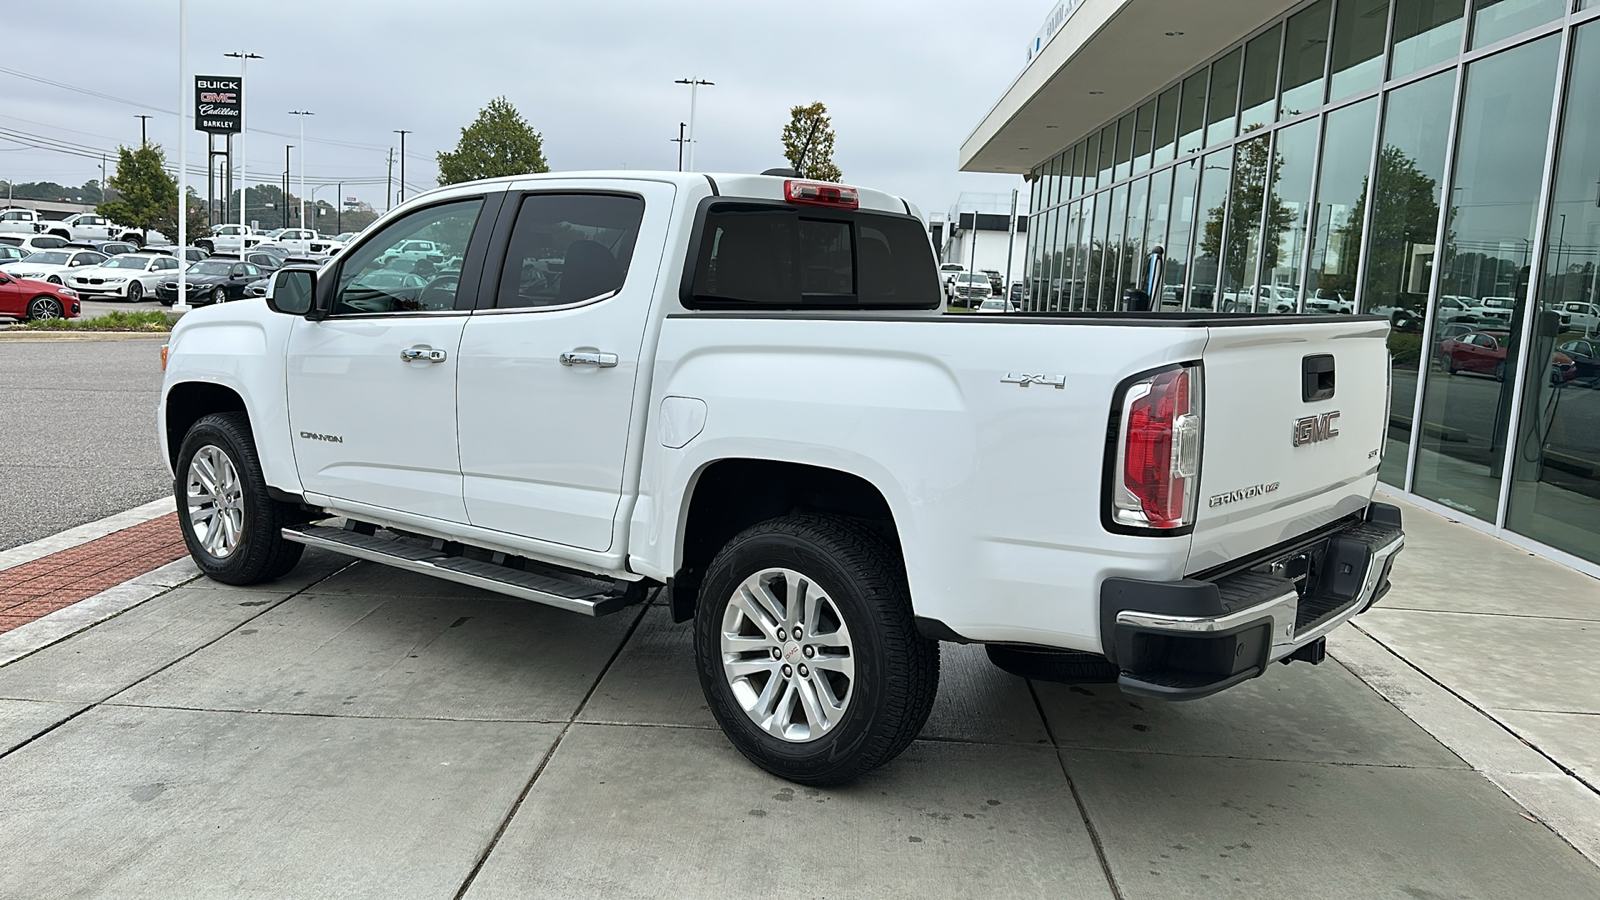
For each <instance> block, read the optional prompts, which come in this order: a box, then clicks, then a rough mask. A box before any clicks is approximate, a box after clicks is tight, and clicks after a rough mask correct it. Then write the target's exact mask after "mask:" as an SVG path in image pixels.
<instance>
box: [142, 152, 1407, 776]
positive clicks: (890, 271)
mask: <svg viewBox="0 0 1600 900" xmlns="http://www.w3.org/2000/svg"><path fill="white" fill-rule="evenodd" d="M419 240H421V241H431V242H433V243H434V244H435V245H437V246H439V247H441V248H445V250H446V251H447V253H441V254H440V256H441V257H444V258H445V259H446V262H445V263H444V264H442V265H437V266H429V267H427V268H426V269H424V270H419V269H418V268H417V266H416V265H415V264H414V262H413V261H412V260H410V259H409V258H408V257H407V256H406V255H405V254H404V253H403V252H397V249H396V248H399V247H401V246H403V245H405V244H407V242H411V241H419ZM941 300H942V296H941V287H940V283H939V270H938V266H937V264H936V263H935V261H934V257H933V252H932V248H931V246H930V242H929V240H928V234H927V229H926V226H925V225H924V223H923V221H922V219H921V218H920V216H919V214H918V212H917V211H916V210H915V209H914V208H913V207H912V206H911V205H910V204H909V203H907V202H905V201H904V200H901V199H899V198H896V197H892V196H889V195H887V194H883V193H879V192H876V191H871V190H867V189H861V188H854V187H846V186H842V185H837V184H824V183H818V182H810V181H802V180H797V179H792V178H784V177H780V176H754V175H700V174H684V173H662V174H641V173H638V172H612V173H606V172H598V173H566V174H558V175H539V176H532V175H530V176H524V177H514V178H503V179H497V180H492V181H484V182H478V183H472V184H463V185H454V186H450V187H446V188H441V189H438V190H434V191H431V192H429V193H427V194H423V195H420V196H418V197H416V198H413V199H412V200H410V201H409V202H407V203H406V204H404V205H403V206H401V207H398V208H396V209H395V210H394V211H393V212H392V213H390V214H388V215H386V216H385V217H384V218H383V219H382V220H380V221H379V222H378V223H376V224H375V225H374V226H372V227H371V228H369V229H368V230H367V231H366V232H365V233H363V234H362V235H361V236H360V237H359V238H357V239H356V240H355V241H354V242H352V243H351V245H350V246H349V247H348V248H346V249H345V250H344V252H342V253H341V254H340V255H339V256H337V257H335V258H334V259H332V260H330V261H328V262H327V263H326V264H324V265H323V266H321V267H320V268H319V269H314V270H313V269H311V268H309V267H302V268H299V269H296V268H294V267H287V268H285V269H283V270H280V271H279V272H278V273H276V274H275V275H274V278H273V282H272V284H271V286H270V290H269V294H268V296H267V297H266V298H264V299H260V300H245V301H243V302H238V303H228V304H222V305H220V306H217V307H212V308H208V309H204V310H199V311H196V312H192V313H189V314H188V315H186V316H185V317H184V318H183V319H182V320H180V321H179V323H178V325H177V327H176V328H175V329H174V330H173V333H172V336H171V340H170V343H169V345H168V347H167V348H166V349H165V351H164V352H165V353H166V356H165V357H164V358H165V361H166V375H165V382H164V385H163V388H162V399H161V404H160V410H159V414H158V415H159V433H160V436H161V441H162V444H163V449H164V451H165V453H166V457H167V459H168V461H169V462H170V464H171V466H172V469H173V473H174V489H175V492H176V496H177V501H178V506H179V509H180V512H181V515H180V519H181V522H182V528H183V534H184V538H185V540H186V541H187V542H188V547H189V549H190V552H191V553H192V555H193V557H194V559H195V561H196V563H197V564H198V565H199V567H200V568H201V569H202V570H203V571H204V572H205V573H206V574H208V575H209V576H210V577H212V578H215V579H217V580H219V581H223V582H226V583H229V584H251V583H256V582H262V581H266V580H270V579H273V578H277V577H279V576H282V575H283V574H285V573H287V572H288V571H289V570H290V569H292V568H293V567H294V566H295V564H296V562H297V560H298V559H299V558H300V555H301V552H302V550H303V548H304V547H306V546H311V547H319V548H325V549H329V550H334V551H337V552H339V553H343V554H347V555H349V556H352V557H356V558H360V559H365V560H372V561H376V562H379V563H383V564H387V565H391V566H397V567H400V568H402V569H407V570H410V571H413V572H419V573H425V574H427V575H431V576H434V577H438V578H444V579H449V580H451V581H455V582H460V583H464V584H469V585H476V586H478V587H481V588H486V589H488V590H491V591H498V592H500V593H503V594H508V595H511V596H514V597H520V598H524V599H527V600H530V601H535V602H539V603H546V604H550V605H553V606H556V607H560V608H562V609H566V610H571V611H574V612H577V613H580V614H586V615H595V616H599V615H606V614H610V613H614V612H617V611H619V610H622V609H625V608H628V607H630V606H632V605H634V604H639V603H642V602H645V601H647V600H650V599H651V598H653V597H656V596H657V594H658V593H659V592H663V591H664V594H663V597H664V599H665V602H666V604H667V605H668V606H669V608H670V610H671V613H672V616H673V618H674V620H675V621H678V622H688V621H692V622H693V626H692V627H693V633H694V647H695V654H694V655H695V665H696V667H697V670H698V675H699V678H700V682H701V685H702V687H703V689H704V692H705V695H706V698H707V702H708V705H709V708H710V710H711V711H712V713H713V715H714V716H715V717H716V719H717V721H718V722H719V724H720V725H721V727H722V728H723V730H724V731H725V733H726V734H727V736H728V738H729V739H730V741H731V742H732V743H733V744H734V745H735V746H736V747H737V748H738V749H739V750H740V751H741V752H742V753H743V754H744V755H745V756H746V757H748V758H749V759H750V760H751V761H753V762H754V763H755V764H757V765H759V766H761V767H763V768H765V769H767V770H768V771H771V772H773V773H775V774H777V775H780V776H782V777H784V778H788V779H791V780H793V781H796V782H800V783H804V784H832V783H839V782H843V781H847V780H849V779H851V778H854V777H856V776H858V775H860V774H861V773H863V772H865V771H867V770H869V769H871V768H873V767H874V766H877V765H880V764H882V763H884V762H885V761H887V760H889V759H892V758H893V757H894V756H895V755H896V754H898V753H899V752H900V751H902V750H903V749H904V748H905V747H906V746H907V745H908V744H909V743H910V741H911V740H912V739H913V738H914V737H915V736H916V735H917V733H918V731H919V730H920V729H921V728H922V726H923V723H924V721H925V720H926V718H927V716H928V713H929V710H930V708H931V705H932V703H933V699H934V693H935V691H936V690H937V687H938V683H939V646H940V642H941V641H957V642H979V643H983V644H986V645H988V650H989V654H990V657H991V659H993V660H994V661H995V662H996V663H997V664H999V665H1000V666H1001V667H1002V668H1006V669H1009V670H1011V671H1013V672H1018V673H1020V674H1026V675H1032V676H1034V677H1045V678H1050V677H1054V678H1057V679H1060V680H1072V679H1078V680H1090V681H1106V682H1116V683H1117V684H1118V685H1120V686H1121V688H1122V690H1124V691H1127V692H1130V693H1133V694H1137V695H1143V696H1149V697H1160V698H1169V699H1186V698H1195V697H1202V696H1205V695H1207V694H1211V693H1214V692H1216V691H1219V690H1223V689H1225V688H1228V687H1230V686H1232V685H1236V684H1238V683H1240V682H1242V681H1244V680H1246V679H1250V678H1254V677H1256V676H1259V675H1262V674H1263V673H1264V672H1266V671H1267V670H1268V669H1269V668H1270V667H1271V664H1272V663H1273V662H1278V661H1282V662H1287V661H1289V660H1294V659H1299V660H1305V661H1308V662H1313V663H1314V662H1317V661H1319V660H1320V658H1321V654H1322V652H1323V646H1324V644H1323V636H1324V635H1325V634H1327V632H1328V631H1329V630H1331V629H1333V628H1335V627H1336V626H1338V625H1339V624H1341V623H1343V622H1345V621H1347V620H1349V619H1350V618H1351V617H1353V616H1355V615H1357V614H1358V613H1361V612H1363V611H1364V610H1366V609H1367V608H1368V607H1369V606H1371V605H1372V603H1373V602H1374V601H1376V600H1377V599H1378V598H1379V597H1381V596H1382V595H1383V593H1384V592H1385V591H1386V590H1387V588H1388V575H1389V570H1390V565H1391V563H1392V562H1393V560H1394V557H1395V554H1396V552H1397V551H1398V550H1399V549H1400V547H1401V544H1402V541H1403V534H1402V531H1401V527H1400V518H1399V511H1398V510H1397V509H1396V508H1394V507H1392V506H1388V505H1385V504H1381V503H1373V502H1371V496H1372V491H1373V489H1374V487H1375V484H1376V478H1377V473H1378V465H1379V462H1380V461H1381V456H1382V452H1383V446H1384V430H1385V422H1386V410H1385V405H1386V399H1385V398H1386V397H1387V396H1388V391H1387V388H1386V380H1387V372H1388V357H1387V351H1386V348H1385V338H1386V335H1387V330H1388V324H1387V322H1385V321H1384V320H1382V319H1377V318H1374V317H1369V316H1326V317H1296V316H1254V315H1238V316H1222V315H1196V314H1184V313H1153V314H1152V313H1139V314H1121V313H1111V312H1100V313H1066V314H1049V315H1045V314H1011V313H1008V314H1003V315H992V316H970V315H969V316H957V315H945V314H942V312H941Z"/></svg>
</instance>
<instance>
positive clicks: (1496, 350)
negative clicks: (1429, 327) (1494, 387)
mask: <svg viewBox="0 0 1600 900" xmlns="http://www.w3.org/2000/svg"><path fill="white" fill-rule="evenodd" d="M1510 339H1511V335H1510V334H1508V333H1507V332H1504V331H1469V332H1467V333H1466V334H1462V335H1457V336H1456V337H1452V338H1446V339H1445V340H1443V341H1442V342H1440V344H1439V356H1440V358H1441V359H1443V360H1444V369H1445V371H1446V372H1449V373H1450V374H1451V375H1454V374H1456V373H1457V372H1477V373H1480V374H1483V375H1493V376H1494V377H1495V380H1497V381H1505V380H1506V375H1507V374H1508V373H1507V371H1506V344H1507V343H1508V342H1509V341H1510ZM1576 377H1578V366H1577V364H1576V363H1574V362H1573V360H1572V357H1570V356H1568V355H1567V354H1565V353H1562V352H1561V351H1559V350H1557V351H1555V352H1554V353H1553V354H1552V355H1551V357H1550V383H1551V384H1562V383H1565V382H1568V381H1571V380H1572V379H1574V378H1576Z"/></svg>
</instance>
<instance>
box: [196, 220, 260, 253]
mask: <svg viewBox="0 0 1600 900" xmlns="http://www.w3.org/2000/svg"><path fill="white" fill-rule="evenodd" d="M241 235H242V236H243V237H242V239H241ZM266 239H267V236H266V234H264V233H262V232H259V231H256V230H255V229H253V228H251V227H250V226H248V225H226V224H224V225H217V226H215V227H213V228H212V229H211V233H210V234H208V235H206V236H205V237H203V238H201V239H199V240H198V241H195V242H194V245H195V246H196V247H199V248H200V249H201V250H204V251H206V252H207V253H238V252H239V251H240V249H241V247H240V244H243V248H242V249H245V250H249V249H250V248H252V247H254V246H256V245H257V244H260V243H261V242H262V241H265V240H266Z"/></svg>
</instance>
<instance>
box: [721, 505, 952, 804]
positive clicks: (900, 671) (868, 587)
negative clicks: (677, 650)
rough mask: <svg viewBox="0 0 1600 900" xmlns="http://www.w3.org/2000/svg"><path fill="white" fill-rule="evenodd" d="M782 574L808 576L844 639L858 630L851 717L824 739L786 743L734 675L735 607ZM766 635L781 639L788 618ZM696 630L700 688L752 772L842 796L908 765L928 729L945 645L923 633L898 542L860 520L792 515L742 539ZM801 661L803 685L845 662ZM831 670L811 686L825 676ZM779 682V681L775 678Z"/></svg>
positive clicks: (725, 553)
mask: <svg viewBox="0 0 1600 900" xmlns="http://www.w3.org/2000/svg"><path fill="white" fill-rule="evenodd" d="M775 570H785V571H789V572H794V573H797V574H798V575H799V576H802V577H801V578H799V579H797V582H799V583H802V584H809V585H813V586H814V588H815V591H816V596H821V597H823V598H824V599H823V600H819V601H817V606H818V607H819V608H821V607H822V606H824V604H826V605H827V607H828V608H830V609H832V610H834V611H836V614H837V627H835V628H834V629H833V631H832V634H833V636H834V637H837V636H838V635H840V634H841V633H843V630H845V629H847V630H848V644H849V656H850V658H851V660H852V661H853V666H854V668H853V676H852V677H851V679H850V686H849V690H848V692H847V694H846V696H845V697H844V698H843V703H844V708H843V711H842V712H841V713H839V714H838V715H837V716H836V718H835V719H834V720H833V722H832V724H830V725H828V726H826V729H825V730H822V731H821V732H820V734H819V735H818V736H816V737H814V738H811V737H805V738H801V739H793V738H791V739H785V738H783V737H780V736H778V735H775V734H774V733H772V732H771V731H769V730H768V729H766V728H763V727H762V726H761V725H760V724H758V723H757V722H756V720H755V719H753V718H752V714H748V713H746V712H745V708H744V706H742V705H741V704H740V701H739V699H738V696H737V695H736V693H735V689H734V687H733V684H732V681H731V679H732V677H733V676H732V675H731V674H730V672H732V671H733V669H731V668H726V667H725V665H724V651H723V646H724V645H723V638H724V633H723V632H724V628H725V627H726V623H727V622H728V621H729V619H730V617H731V616H732V617H736V616H738V615H739V614H738V613H737V612H730V606H731V605H733V604H734V600H735V597H736V595H739V592H740V591H741V586H744V585H746V583H747V580H749V579H752V578H756V579H759V578H763V577H767V576H766V573H770V572H773V571H775ZM786 584H787V582H785V585H786ZM790 596H791V597H792V596H794V595H792V594H791V595H790ZM830 615H831V614H830ZM746 624H747V625H754V622H753V621H748V620H747V621H746ZM814 624H815V622H812V623H809V624H807V639H810V638H812V637H815V636H817V634H818V633H819V632H818V630H817V629H816V628H814V627H812V626H813V625H814ZM767 625H768V626H770V627H771V628H780V627H781V623H780V622H778V619H777V617H772V619H771V620H770V621H769V622H768V623H767ZM694 630H695V635H694V636H695V661H696V668H697V670H698V671H699V675H700V685H701V688H702V689H703V690H704V692H705V696H706V702H707V703H708V705H709V706H710V708H711V713H712V715H713V716H714V717H715V718H716V720H717V722H718V724H719V725H721V726H722V730H723V733H724V734H726V735H727V736H728V740H729V741H731V742H732V743H733V745H734V747H735V748H737V749H738V750H739V752H740V753H743V754H744V755H745V757H746V758H747V759H749V760H750V761H751V762H753V763H755V764H756V765H757V766H760V767H761V768H763V769H765V770H767V771H768V772H771V773H772V774H774V775H777V776H778V777H780V778H786V779H788V780H790V781H793V782H796V783H798V784H807V785H830V784H842V783H844V782H847V781H850V780H852V779H854V778H857V777H859V776H861V775H862V774H864V773H866V772H868V771H870V770H872V769H874V768H876V767H878V766H880V765H883V764H884V763H886V762H888V761H889V760H891V759H893V758H894V757H896V756H897V755H899V754H900V752H901V751H903V750H905V748H906V747H907V746H909V745H910V744H911V741H912V739H914V738H915V737H916V736H917V734H918V733H919V732H920V731H921V730H922V726H923V724H924V723H926V722H927V720H928V713H929V712H930V711H931V710H932V709H933V700H934V696H935V694H936V693H937V692H938V688H939V642H938V641H934V640H930V639H928V638H925V637H923V636H922V635H921V634H919V633H918V632H917V628H916V624H915V622H914V621H913V619H912V611H911V595H910V590H909V588H908V587H907V585H906V577H905V566H904V563H903V562H902V560H901V559H900V556H899V554H898V553H897V552H896V551H895V550H894V548H892V547H891V546H890V545H889V543H888V542H887V541H885V540H884V539H883V538H882V537H880V536H878V535H877V534H875V533H874V532H873V531H871V530H870V529H868V528H866V527H865V526H863V525H861V524H859V523H857V522H854V521H852V520H849V519H844V518H837V517H832V516H823V515H792V516H784V517H781V518H777V519H772V520H769V521H767V522H762V523H760V524H757V525H753V526H751V527H749V528H747V529H745V530H744V531H742V532H740V533H739V534H738V535H736V536H735V537H734V538H733V539H732V540H730V541H729V542H728V543H727V545H726V546H724V547H723V548H722V550H721V551H720V552H718V553H717V555H716V557H715V558H714V559H713V560H712V561H711V565H710V566H709V567H708V568H707V570H706V575H705V579H704V581H703V582H702V585H701V590H700V597H699V603H698V605H697V608H696V610H695V620H694ZM822 631H823V632H826V631H828V626H826V625H824V626H823V627H822ZM764 633H765V632H764ZM779 633H781V631H780V632H779ZM791 636H792V635H791ZM799 649H803V648H802V647H800V646H799V645H798V644H791V646H790V650H789V653H791V654H792V658H791V656H787V655H786V656H783V660H787V661H792V662H793V663H795V667H794V670H793V671H794V672H795V673H796V674H797V675H801V674H804V672H803V671H802V669H803V667H802V666H801V665H799V664H800V663H803V662H806V661H808V660H810V661H812V662H813V664H814V665H815V664H816V663H818V662H820V661H821V660H823V659H825V658H826V657H825V652H826V653H837V652H839V651H838V650H836V649H831V650H826V651H824V650H822V649H819V648H815V647H814V648H812V649H813V650H815V651H816V657H815V659H813V658H812V657H811V656H810V655H809V651H808V653H807V654H797V653H794V651H796V650H799ZM778 652H779V653H782V652H783V651H782V650H781V649H780V650H779V651H778ZM776 664H777V660H776V659H775V665H776ZM785 668H787V665H785ZM821 668H822V667H821V666H818V667H817V668H816V669H813V670H812V671H811V675H812V676H813V677H820V676H822V675H823V674H824V673H822V672H821ZM783 677H784V678H785V679H786V681H785V682H784V684H788V683H789V682H788V681H787V679H788V678H789V676H788V675H787V674H784V676H783ZM771 678H773V679H778V678H779V674H778V672H777V671H776V670H775V671H774V672H773V674H772V675H771ZM802 687H803V686H802ZM780 689H783V690H786V689H787V688H782V687H780ZM831 690H833V692H834V694H835V697H836V698H837V689H836V688H833V689H831ZM746 696H748V695H746ZM810 696H812V697H815V696H817V694H816V693H813V694H811V695H810ZM794 702H795V703H796V704H800V703H802V700H801V699H798V698H797V699H795V701H794ZM779 705H780V706H781V705H782V701H779ZM809 733H810V732H809V730H808V731H807V734H808V735H809Z"/></svg>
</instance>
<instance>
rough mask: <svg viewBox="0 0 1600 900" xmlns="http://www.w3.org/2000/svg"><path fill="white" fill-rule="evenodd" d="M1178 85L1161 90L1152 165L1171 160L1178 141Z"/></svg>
mask: <svg viewBox="0 0 1600 900" xmlns="http://www.w3.org/2000/svg"><path fill="white" fill-rule="evenodd" d="M1179 90H1180V88H1179V86H1178V85H1176V84H1175V85H1173V86H1172V87H1169V88H1167V89H1166V90H1165V91H1162V92H1161V96H1160V97H1158V98H1157V102H1156V126H1155V132H1154V138H1153V143H1154V145H1155V159H1154V162H1153V163H1152V165H1157V166H1159V165H1161V164H1162V163H1164V162H1171V161H1172V159H1173V153H1172V149H1173V147H1175V146H1176V145H1177V141H1178V131H1177V129H1178V91H1179Z"/></svg>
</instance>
